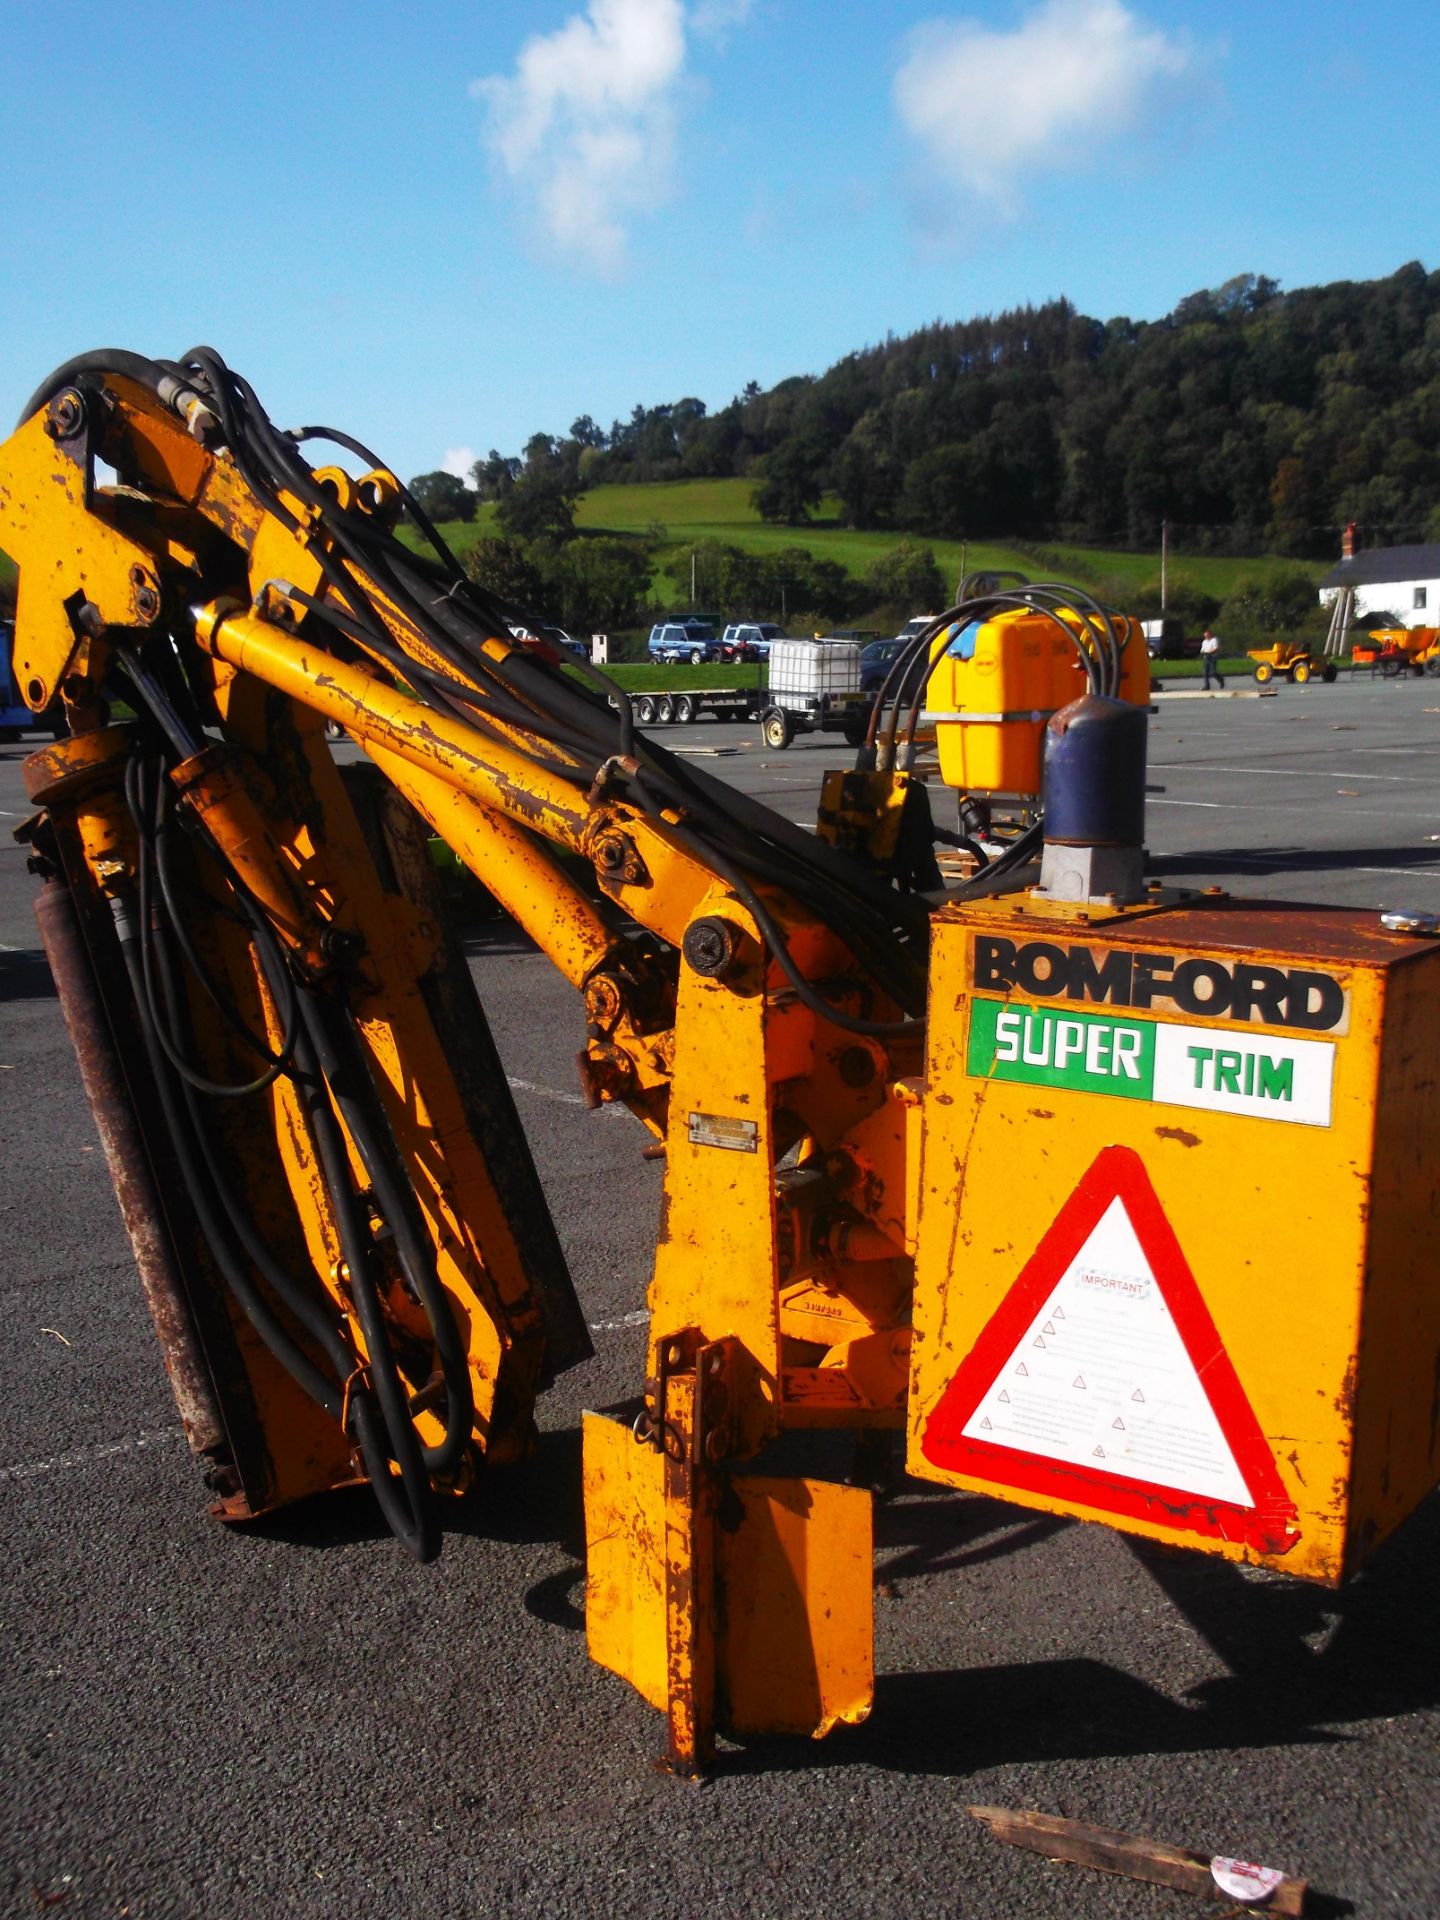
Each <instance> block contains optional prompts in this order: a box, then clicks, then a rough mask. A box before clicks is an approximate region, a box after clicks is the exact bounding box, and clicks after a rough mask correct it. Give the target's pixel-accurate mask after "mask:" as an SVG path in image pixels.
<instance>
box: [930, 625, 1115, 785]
mask: <svg viewBox="0 0 1440 1920" xmlns="http://www.w3.org/2000/svg"><path fill="white" fill-rule="evenodd" d="M1115 625H1116V628H1117V630H1118V632H1119V634H1120V636H1121V640H1122V643H1123V644H1122V649H1121V675H1120V687H1119V697H1120V698H1121V699H1122V700H1126V701H1129V702H1132V703H1133V704H1135V705H1137V706H1144V705H1146V704H1147V703H1148V702H1149V699H1150V662H1149V658H1148V656H1147V654H1146V651H1145V640H1144V636H1143V634H1142V633H1141V630H1140V627H1139V625H1138V623H1137V622H1136V621H1134V620H1130V619H1125V618H1122V617H1118V616H1117V617H1116V619H1115ZM1082 637H1083V630H1082V625H1081V622H1080V621H1079V619H1078V618H1077V617H1076V616H1075V615H1074V614H1066V613H1062V614H1060V615H1059V617H1058V620H1056V619H1051V618H1050V617H1048V616H1047V615H1045V614H1043V613H1032V612H1029V611H1027V610H1021V609H1016V610H1015V611H1014V612H1009V613H1002V614H998V615H996V617H995V618H994V619H993V620H985V621H971V622H969V623H968V624H967V625H965V626H963V627H952V628H947V629H946V631H945V632H944V633H942V634H941V635H940V636H939V637H938V639H937V641H936V643H935V645H936V647H937V649H939V650H940V657H939V659H938V662H937V664H936V667H935V671H934V673H933V674H932V676H931V679H930V687H929V691H928V693H927V696H926V703H925V705H926V715H927V719H928V721H929V722H931V723H933V724H934V727H935V739H936V745H937V747H938V750H939V754H940V775H941V778H942V779H943V780H944V782H945V784H946V786H947V787H958V788H960V789H962V790H963V791H965V792H968V793H1015V794H1038V793H1039V792H1040V791H1041V786H1042V772H1043V756H1044V732H1045V722H1046V721H1047V720H1048V719H1049V718H1050V716H1051V714H1053V713H1055V712H1057V711H1058V710H1059V708H1061V707H1064V706H1068V705H1069V703H1070V702H1071V701H1072V700H1074V699H1076V698H1077V697H1078V696H1079V695H1080V694H1082V693H1084V691H1085V689H1086V685H1087V682H1086V679H1085V673H1084V669H1083V667H1082V665H1081V661H1080V654H1079V652H1078V650H1077V646H1076V639H1077V638H1082Z"/></svg>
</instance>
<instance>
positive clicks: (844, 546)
mask: <svg viewBox="0 0 1440 1920" xmlns="http://www.w3.org/2000/svg"><path fill="white" fill-rule="evenodd" d="M751 487H752V482H751V481H749V480H677V481H671V482H668V483H666V484H664V485H654V486H633V487H630V486H619V487H597V488H595V490H594V491H593V492H591V493H585V494H582V495H581V496H580V500H579V505H578V507H577V510H576V514H575V522H576V525H577V526H578V527H579V528H580V529H581V530H582V531H583V532H586V533H612V534H620V535H632V536H636V537H638V536H642V535H651V536H653V537H655V538H656V539H657V541H658V545H657V550H656V555H655V575H654V578H655V589H654V590H655V595H656V598H657V600H666V599H669V598H670V597H671V590H670V589H669V587H668V586H667V584H666V582H665V580H664V578H663V576H664V574H665V573H666V571H667V570H668V569H669V568H671V567H674V568H675V569H676V570H677V571H679V572H681V573H683V571H684V567H685V557H686V555H687V554H688V553H689V551H690V549H691V548H692V547H694V546H695V545H696V544H697V543H698V542H700V541H702V540H723V541H725V542H726V543H727V544H728V545H730V546H735V547H740V548H742V549H744V550H745V551H747V552H751V553H774V552H776V551H777V550H778V549H779V548H781V547H804V548H806V549H807V550H808V551H809V552H811V553H813V554H815V555H816V556H817V557H818V558H823V559H827V560H836V561H839V562H840V564H841V565H842V566H844V567H846V568H848V569H849V571H850V572H851V573H853V574H856V575H859V576H863V575H864V573H865V571H866V569H867V568H868V567H869V566H870V565H871V564H872V563H873V562H874V561H875V560H877V559H879V557H880V556H881V555H882V554H884V553H886V552H888V551H889V549H890V548H891V547H893V546H894V545H895V543H896V542H897V541H898V540H900V539H902V538H906V537H914V536H906V535H902V534H899V533H860V532H856V531H855V530H854V529H853V528H849V527H842V526H841V525H840V524H839V521H838V519H837V518H836V514H837V509H838V502H837V501H836V500H835V499H834V497H833V496H831V497H827V498H826V499H824V500H822V502H821V508H820V514H819V516H818V517H817V518H816V519H814V520H812V521H811V522H810V523H809V524H808V525H806V526H800V527H775V526H770V525H768V524H767V523H766V522H765V521H763V520H761V518H760V516H759V515H758V514H757V513H756V511H755V509H754V507H752V506H751V504H750V492H751ZM496 531H497V529H496V525H495V509H494V507H493V506H483V507H481V508H480V510H479V512H478V513H477V515H476V517H475V519H474V520H473V521H471V522H469V523H468V524H467V523H465V522H463V521H458V520H457V521H449V522H447V523H446V524H445V525H444V526H443V527H442V528H441V532H442V533H443V534H444V536H445V539H446V540H447V541H448V542H449V543H450V545H451V547H452V548H453V550H454V551H455V553H456V554H457V555H458V556H459V557H460V558H462V559H463V558H464V556H465V555H466V554H467V553H468V552H469V551H470V549H471V547H473V546H474V544H475V542H476V541H477V540H478V539H480V538H481V537H482V536H484V535H487V534H493V533H495V532H496ZM402 538H404V539H406V540H407V541H409V542H410V543H411V544H412V545H418V544H419V542H418V538H417V537H416V536H415V535H414V533H413V532H412V530H411V529H409V528H404V529H402ZM926 544H927V545H928V546H929V547H930V548H931V549H932V550H933V552H934V554H935V559H936V561H937V563H938V564H939V567H940V571H941V573H942V574H943V575H944V576H945V578H946V580H947V581H950V582H952V583H955V582H958V581H959V578H960V574H961V570H962V567H963V569H964V570H965V571H967V572H971V573H973V572H976V571H981V570H986V571H997V572H998V571H1005V572H1014V573H1023V574H1025V575H1027V576H1028V577H1029V578H1030V579H1032V580H1040V579H1047V578H1056V577H1059V578H1061V579H1065V580H1068V581H1071V582H1074V583H1075V584H1077V585H1079V586H1083V587H1089V588H1091V589H1092V590H1093V589H1095V588H1104V589H1105V590H1107V591H1108V592H1109V593H1110V594H1111V595H1112V597H1113V596H1114V595H1115V594H1116V591H1117V589H1118V588H1121V587H1123V586H1129V587H1131V588H1133V589H1136V590H1138V589H1140V588H1142V587H1145V586H1147V585H1152V584H1153V582H1154V581H1155V580H1156V579H1157V577H1158V575H1159V572H1160V556H1159V554H1158V553H1154V552H1151V553H1123V552H1115V551H1112V550H1111V549H1109V548H1101V547H1078V546H1069V545H1058V544H1053V543H1047V544H1045V545H1043V546H1039V547H1035V548H1030V549H1027V548H1025V547H1023V546H1011V545H1006V544H1005V543H1003V542H995V541H980V540H975V541H970V542H968V543H966V544H964V545H962V543H961V542H960V541H958V540H929V541H927V542H926ZM1297 565H1305V566H1306V567H1307V570H1308V571H1310V572H1313V573H1314V575H1315V576H1316V578H1317V579H1318V577H1319V575H1320V574H1321V572H1322V571H1323V570H1324V567H1323V563H1309V564H1307V563H1303V562H1297V561H1294V560H1284V559H1280V558H1278V557H1276V556H1274V555H1270V554H1258V555H1256V556H1254V557H1253V558H1248V559H1229V558H1217V557H1215V556H1212V555H1199V556H1189V555H1184V554H1181V555H1178V556H1175V557H1174V558H1172V560H1171V562H1170V581H1171V585H1172V587H1173V589H1174V590H1175V591H1176V592H1179V591H1180V590H1181V589H1183V588H1184V587H1186V586H1189V587H1192V588H1194V589H1196V590H1197V591H1199V592H1202V593H1208V594H1213V595H1214V596H1215V598H1216V599H1219V600H1223V599H1224V598H1225V596H1226V595H1227V594H1228V593H1229V592H1231V590H1232V589H1233V588H1234V587H1235V586H1236V584H1237V583H1238V582H1239V581H1241V580H1249V579H1255V578H1264V577H1266V576H1268V575H1270V574H1272V573H1275V572H1277V571H1279V570H1281V569H1292V568H1294V567H1296V566H1297ZM14 573H15V569H14V567H13V566H12V565H11V564H10V562H9V561H8V560H7V559H5V558H4V556H3V555H0V584H3V583H5V582H8V581H12V580H13V579H14ZM916 611H917V612H918V611H921V609H918V608H917V609H916Z"/></svg>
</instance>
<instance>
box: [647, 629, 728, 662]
mask: <svg viewBox="0 0 1440 1920" xmlns="http://www.w3.org/2000/svg"><path fill="white" fill-rule="evenodd" d="M646 651H647V652H648V653H649V655H650V658H651V659H652V660H664V661H667V662H670V663H674V662H675V661H678V660H688V661H689V663H690V665H691V666H692V667H703V666H704V665H705V663H706V661H707V660H714V659H717V658H718V657H719V653H720V642H719V641H718V640H717V639H716V638H715V629H714V628H713V627H708V626H706V625H705V623H704V621H703V620H660V621H657V622H656V624H655V625H654V626H653V627H651V629H650V639H649V643H648V645H647V647H646Z"/></svg>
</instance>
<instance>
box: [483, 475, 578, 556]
mask: <svg viewBox="0 0 1440 1920" xmlns="http://www.w3.org/2000/svg"><path fill="white" fill-rule="evenodd" d="M495 518H496V521H497V522H498V523H499V526H500V530H501V532H502V533H508V534H510V535H511V536H512V537H513V538H515V539H517V540H547V539H548V540H568V539H569V538H570V537H571V535H572V534H573V533H574V531H575V493H574V489H573V487H572V486H571V484H570V482H569V481H568V480H567V479H566V478H565V476H564V474H563V473H560V472H558V471H555V470H553V469H550V468H547V467H531V468H527V469H526V470H525V472H523V473H522V474H521V475H520V478H519V479H518V480H517V481H516V482H515V484H514V486H513V487H512V488H511V489H510V491H509V492H508V493H507V494H506V495H505V497H504V498H503V499H502V500H501V502H500V504H499V505H498V506H497V507H496V509H495Z"/></svg>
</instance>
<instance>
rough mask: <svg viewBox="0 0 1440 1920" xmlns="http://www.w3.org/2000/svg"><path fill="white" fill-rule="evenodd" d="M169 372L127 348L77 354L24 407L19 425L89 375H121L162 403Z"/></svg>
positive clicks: (43, 383) (100, 348)
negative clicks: (161, 396)
mask: <svg viewBox="0 0 1440 1920" xmlns="http://www.w3.org/2000/svg"><path fill="white" fill-rule="evenodd" d="M166 371H167V370H166V368H165V367H164V366H162V365H161V364H160V362H159V361H157V360H150V359H147V358H146V356H145V355H144V354H143V353H127V352H126V350H125V349H124V347H97V348H96V349H95V350H94V352H92V353H77V354H76V356H75V358H74V359H73V360H67V361H65V363H64V364H63V365H62V366H58V367H56V369H55V371H54V372H53V373H52V374H49V375H48V376H47V377H46V378H45V379H44V380H42V381H41V382H40V385H39V386H38V387H37V388H36V389H35V391H34V393H32V394H31V396H30V398H29V399H28V400H27V401H26V402H25V405H24V406H23V407H22V408H21V411H20V418H19V419H18V420H17V421H16V423H15V424H16V425H17V426H24V424H25V422H26V421H27V420H28V419H29V418H30V416H31V415H32V414H35V413H38V412H39V411H40V409H41V407H43V406H46V405H47V404H48V403H49V402H50V401H51V400H52V399H53V398H54V397H55V395H56V394H57V393H59V392H60V391H61V390H62V389H63V388H65V387H73V386H74V385H75V382H76V381H77V380H79V379H81V378H83V376H84V375H85V374H87V373H99V374H106V373H118V374H120V375H121V376H122V377H123V378H125V379H129V380H134V381H136V382H137V383H138V384H139V385H140V386H143V387H148V388H149V390H150V391H151V393H153V394H154V395H155V397H156V399H157V400H158V399H159V397H160V383H161V381H162V380H163V379H164V378H165V374H166Z"/></svg>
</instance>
